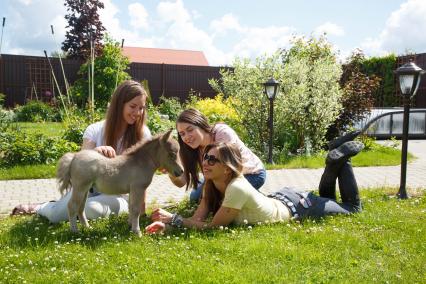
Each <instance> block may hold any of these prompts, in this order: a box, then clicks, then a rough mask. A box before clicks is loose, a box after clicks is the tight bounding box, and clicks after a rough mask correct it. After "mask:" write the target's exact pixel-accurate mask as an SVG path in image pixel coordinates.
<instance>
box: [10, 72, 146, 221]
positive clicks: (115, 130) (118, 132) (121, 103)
mask: <svg viewBox="0 0 426 284" xmlns="http://www.w3.org/2000/svg"><path fill="white" fill-rule="evenodd" d="M146 100H147V93H146V91H145V90H144V88H143V87H142V86H141V84H139V83H138V82H135V81H131V80H128V81H124V82H122V83H121V84H120V85H119V86H118V87H117V89H116V90H115V92H114V94H113V95H112V97H111V102H110V105H109V107H108V111H107V114H106V119H105V120H103V121H100V122H96V123H94V124H91V125H89V126H88V127H87V128H86V130H85V132H84V134H83V145H82V147H81V148H82V150H83V149H93V150H95V151H97V152H99V153H100V154H102V155H104V156H106V157H109V158H114V157H115V156H116V155H119V154H121V153H123V151H124V150H126V149H128V148H130V147H131V146H133V145H135V144H136V143H137V142H139V141H141V140H145V139H151V133H150V131H149V129H148V127H147V126H146V123H147V114H146ZM70 197H71V191H70V192H68V193H67V194H66V195H65V196H63V197H62V198H61V199H59V200H58V201H53V202H46V203H42V204H29V205H19V206H17V207H15V209H14V212H12V214H25V213H37V214H39V215H41V216H44V217H46V218H47V219H49V221H50V222H52V223H58V222H62V221H67V220H68V208H67V204H68V201H69V199H70ZM144 202H145V198H144ZM141 206H143V208H145V204H141ZM123 212H128V200H127V195H123V196H121V195H105V194H101V193H98V192H96V189H93V188H92V189H91V190H90V193H89V197H88V199H87V202H86V206H85V213H86V216H87V218H88V219H96V218H99V217H107V216H109V215H110V214H120V213H123Z"/></svg>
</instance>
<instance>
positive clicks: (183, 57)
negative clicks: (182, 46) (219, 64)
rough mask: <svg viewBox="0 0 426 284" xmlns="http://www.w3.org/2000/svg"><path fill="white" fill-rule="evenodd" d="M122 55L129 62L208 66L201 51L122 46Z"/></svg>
mask: <svg viewBox="0 0 426 284" xmlns="http://www.w3.org/2000/svg"><path fill="white" fill-rule="evenodd" d="M123 54H124V55H125V56H127V57H129V59H130V62H139V63H159V64H161V63H164V64H176V65H196V66H209V63H208V62H207V59H206V57H205V56H204V53H203V52H202V51H193V50H177V49H163V48H145V47H129V46H124V47H123Z"/></svg>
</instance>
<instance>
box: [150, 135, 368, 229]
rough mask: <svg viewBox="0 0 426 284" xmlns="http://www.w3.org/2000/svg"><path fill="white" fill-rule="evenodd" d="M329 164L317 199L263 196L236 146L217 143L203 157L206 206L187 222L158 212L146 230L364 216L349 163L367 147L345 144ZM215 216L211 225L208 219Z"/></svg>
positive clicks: (289, 192)
mask: <svg viewBox="0 0 426 284" xmlns="http://www.w3.org/2000/svg"><path fill="white" fill-rule="evenodd" d="M340 141H341V143H342V144H340V145H338V144H337V143H335V144H334V146H336V148H334V149H332V150H330V152H329V153H328V155H327V158H326V167H325V169H324V173H323V175H322V178H321V181H320V184H319V191H320V195H327V197H325V196H317V195H315V194H314V193H312V192H309V193H308V192H298V191H296V190H294V189H292V188H283V189H281V190H279V191H277V192H274V193H272V194H269V195H268V196H265V195H263V194H262V193H260V192H259V191H257V190H256V189H254V188H253V186H252V185H251V184H250V183H249V182H248V181H247V180H246V179H245V178H244V177H243V176H242V175H241V173H242V169H243V166H242V158H241V153H240V151H239V149H238V147H237V146H236V145H235V144H227V143H215V144H210V145H208V146H206V148H205V151H204V155H203V173H204V177H205V179H206V182H205V184H204V187H203V196H202V200H201V203H200V205H199V207H198V208H197V210H196V211H195V213H194V215H193V216H192V217H190V218H183V217H181V216H180V215H177V214H172V213H170V212H167V211H166V210H163V209H156V210H154V211H153V213H152V216H151V219H152V220H153V221H154V222H153V223H152V224H150V225H148V226H147V227H146V228H145V230H146V232H147V233H161V232H163V231H164V230H165V228H166V224H170V225H172V226H176V227H188V228H196V229H203V228H211V227H219V226H227V225H229V224H231V223H235V224H244V223H246V224H247V223H248V224H256V223H258V222H271V223H273V222H280V221H288V220H290V219H291V218H294V219H303V218H318V217H323V216H326V215H330V214H351V213H355V212H359V211H361V201H360V198H359V192H358V187H357V183H356V180H355V176H354V174H353V170H352V166H351V163H350V161H349V158H350V157H352V156H354V155H356V154H357V153H359V152H360V151H361V150H362V149H363V147H364V145H363V144H362V143H361V142H356V141H345V139H343V140H340ZM336 179H338V181H339V190H340V195H341V198H342V202H341V203H338V202H336V196H335V183H336ZM210 213H213V219H212V220H211V222H206V218H207V216H208V215H209V214H210Z"/></svg>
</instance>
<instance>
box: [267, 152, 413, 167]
mask: <svg viewBox="0 0 426 284" xmlns="http://www.w3.org/2000/svg"><path fill="white" fill-rule="evenodd" d="M325 155H326V154H322V155H314V156H311V157H306V156H296V157H292V158H290V159H289V160H288V161H286V163H284V164H274V165H270V164H267V165H266V168H267V169H268V170H273V169H297V168H308V169H317V168H323V167H324V159H325ZM412 160H414V156H413V155H412V154H410V153H408V161H412ZM399 164H401V151H400V150H398V149H395V148H391V147H384V146H378V147H376V148H375V149H373V150H368V151H362V152H361V153H359V154H358V155H356V156H355V157H353V158H352V165H353V166H354V167H372V166H396V165H399Z"/></svg>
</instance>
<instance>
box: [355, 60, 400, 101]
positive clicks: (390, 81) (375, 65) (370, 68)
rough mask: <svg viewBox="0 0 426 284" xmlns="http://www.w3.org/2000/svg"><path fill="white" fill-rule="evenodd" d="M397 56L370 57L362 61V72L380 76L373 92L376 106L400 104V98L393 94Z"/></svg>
mask: <svg viewBox="0 0 426 284" xmlns="http://www.w3.org/2000/svg"><path fill="white" fill-rule="evenodd" d="M396 61H397V56H396V55H395V54H389V55H386V56H383V57H370V58H368V59H364V60H363V61H362V72H363V73H364V74H366V75H368V76H370V77H371V76H372V75H375V76H377V77H379V78H381V81H380V85H379V87H378V88H377V89H376V90H375V91H374V92H373V97H374V98H375V105H376V106H377V107H397V106H400V98H398V97H397V96H395V86H396V85H395V75H394V74H393V71H394V70H395V69H396Z"/></svg>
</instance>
